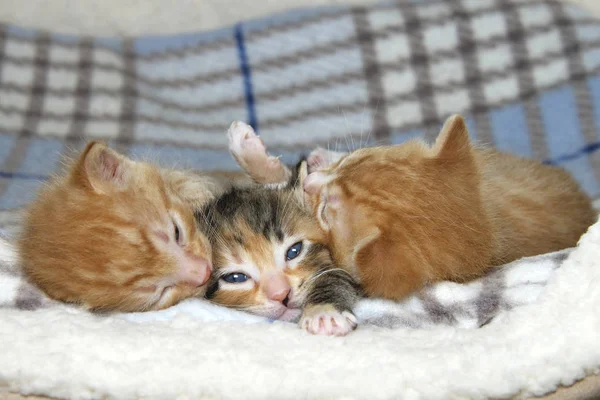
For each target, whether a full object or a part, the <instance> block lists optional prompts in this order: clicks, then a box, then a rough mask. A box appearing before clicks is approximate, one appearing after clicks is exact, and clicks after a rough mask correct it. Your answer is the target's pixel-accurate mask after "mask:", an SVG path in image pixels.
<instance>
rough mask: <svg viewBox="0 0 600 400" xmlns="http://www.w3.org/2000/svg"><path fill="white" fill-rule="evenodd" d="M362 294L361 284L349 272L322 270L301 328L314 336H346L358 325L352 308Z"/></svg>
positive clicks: (318, 274) (313, 284)
mask: <svg viewBox="0 0 600 400" xmlns="http://www.w3.org/2000/svg"><path fill="white" fill-rule="evenodd" d="M360 297H361V290H360V286H359V285H358V284H357V283H356V282H355V281H354V279H353V278H352V277H351V276H350V275H349V274H348V273H347V272H345V271H343V270H340V269H337V268H335V269H333V268H332V269H324V270H320V271H319V272H317V273H316V274H315V278H313V281H312V284H311V287H310V290H309V293H308V295H307V297H306V302H305V305H304V309H303V311H302V316H301V317H300V327H301V328H303V329H306V330H307V331H309V332H310V333H313V334H315V335H328V336H331V335H333V336H344V335H346V334H348V333H350V332H351V331H352V330H354V329H355V328H356V325H357V320H356V317H355V316H354V314H353V313H352V307H353V306H354V305H355V304H356V302H357V301H358V299H359V298H360Z"/></svg>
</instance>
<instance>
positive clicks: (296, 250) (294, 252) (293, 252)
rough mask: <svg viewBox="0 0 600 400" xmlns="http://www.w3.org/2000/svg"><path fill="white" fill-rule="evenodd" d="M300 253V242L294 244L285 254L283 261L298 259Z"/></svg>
mask: <svg viewBox="0 0 600 400" xmlns="http://www.w3.org/2000/svg"><path fill="white" fill-rule="evenodd" d="M301 251H302V242H298V243H294V244H293V245H292V246H291V247H290V248H289V249H288V250H287V253H285V260H286V261H290V260H293V259H294V258H296V257H298V255H299V254H300V252H301Z"/></svg>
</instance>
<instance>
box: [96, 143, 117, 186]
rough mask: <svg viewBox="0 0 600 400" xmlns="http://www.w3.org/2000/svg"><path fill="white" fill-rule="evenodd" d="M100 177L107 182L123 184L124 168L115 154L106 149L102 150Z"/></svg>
mask: <svg viewBox="0 0 600 400" xmlns="http://www.w3.org/2000/svg"><path fill="white" fill-rule="evenodd" d="M98 161H99V162H100V176H101V178H102V179H104V180H106V181H113V182H116V183H123V168H122V167H121V165H120V162H119V159H118V158H117V156H116V155H115V154H111V153H110V152H108V151H107V150H106V149H105V150H102V153H101V154H100V157H99V160H98Z"/></svg>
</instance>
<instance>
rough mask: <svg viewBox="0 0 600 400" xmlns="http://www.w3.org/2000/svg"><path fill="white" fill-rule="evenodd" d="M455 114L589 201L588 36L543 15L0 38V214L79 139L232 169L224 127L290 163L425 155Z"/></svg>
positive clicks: (599, 62)
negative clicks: (563, 177) (319, 150)
mask: <svg viewBox="0 0 600 400" xmlns="http://www.w3.org/2000/svg"><path fill="white" fill-rule="evenodd" d="M452 113H462V114H464V115H465V116H466V117H467V120H468V124H469V127H470V130H471V134H472V135H473V137H474V138H475V139H476V140H478V141H480V142H483V143H489V144H492V145H494V146H496V147H498V148H500V149H502V150H506V151H509V152H513V153H517V154H521V155H524V156H527V157H533V158H536V159H539V160H543V161H545V162H549V163H555V164H559V165H561V166H563V167H564V168H566V169H567V170H569V171H570V172H571V173H572V174H573V175H575V177H576V178H577V179H578V180H579V182H580V183H581V184H582V185H583V187H584V188H585V190H586V191H587V192H588V193H589V194H590V195H592V196H597V195H599V194H600V183H599V182H600V180H599V178H600V152H599V151H597V150H598V148H599V147H600V143H599V141H600V138H599V132H600V21H598V20H597V19H594V18H592V17H590V15H589V14H588V13H587V12H586V11H584V10H582V9H580V8H577V7H576V6H573V5H568V4H563V3H560V2H557V1H552V0H527V1H524V0H521V1H519V0H496V1H492V0H489V1H488V0H443V1H412V2H407V1H403V2H400V3H382V4H378V5H375V6H370V7H366V8H362V7H352V8H351V7H337V8H317V9H311V10H303V11H294V12H290V13H286V14H283V15H278V16H275V17H270V18H266V19H261V20H256V21H249V22H244V23H240V24H237V25H235V26H233V27H230V28H227V29H222V30H218V31H215V32H210V33H192V34H181V35H173V36H147V37H138V38H97V37H72V36H65V35H59V34H53V33H49V32H40V31H33V30H26V29H21V28H19V27H15V26H11V25H0V209H8V208H13V207H19V206H22V205H23V204H25V203H26V202H27V201H28V200H30V199H31V198H32V195H33V193H34V192H35V190H36V188H37V187H38V186H39V185H40V183H41V182H42V181H43V180H44V179H46V178H47V177H48V176H49V175H50V174H51V173H52V172H53V171H54V170H55V169H56V168H58V167H59V165H60V163H59V160H60V157H59V155H60V154H61V153H63V152H65V151H66V150H71V149H76V148H78V147H79V146H81V145H82V144H83V142H85V141H86V140H89V139H103V140H106V141H108V142H110V143H111V144H112V145H114V146H116V147H117V148H119V149H120V150H121V151H124V152H128V153H129V154H131V155H133V156H146V157H148V156H149V157H152V158H153V159H155V160H157V161H159V162H162V163H165V164H167V165H169V166H182V167H192V168H199V169H205V170H208V169H231V168H235V165H234V163H233V161H232V160H231V158H230V157H229V155H228V153H227V141H226V138H225V135H224V132H225V130H226V128H227V127H228V126H229V124H230V123H231V121H233V120H245V121H247V122H248V123H250V124H251V125H252V126H253V127H254V128H255V129H256V130H257V131H259V132H260V134H261V135H262V136H263V138H264V140H265V141H266V142H267V143H268V144H269V148H270V149H271V150H272V151H273V152H277V153H279V154H282V155H283V156H284V158H285V159H286V160H288V161H293V159H294V158H295V157H297V156H298V155H299V154H300V153H303V152H305V151H306V150H307V149H310V148H312V147H314V146H316V145H325V146H327V145H329V146H330V147H331V148H334V147H336V146H337V147H341V148H343V149H345V150H346V149H348V148H353V147H356V146H358V145H367V144H368V145H372V144H389V143H400V142H403V141H405V140H407V139H409V138H413V137H415V136H425V137H428V138H431V137H434V136H435V135H436V134H437V132H438V129H439V126H440V125H441V123H442V121H443V120H444V119H445V118H446V117H447V116H448V115H449V114H452Z"/></svg>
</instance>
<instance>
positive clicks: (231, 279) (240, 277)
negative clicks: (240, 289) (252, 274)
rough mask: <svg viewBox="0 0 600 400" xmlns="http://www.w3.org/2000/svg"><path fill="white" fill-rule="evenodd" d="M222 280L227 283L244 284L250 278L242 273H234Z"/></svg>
mask: <svg viewBox="0 0 600 400" xmlns="http://www.w3.org/2000/svg"><path fill="white" fill-rule="evenodd" d="M221 279H223V280H224V281H225V282H227V283H243V282H246V281H247V280H248V279H250V278H248V275H246V274H242V273H241V272H232V273H231V274H227V275H225V276H224V277H222V278H221Z"/></svg>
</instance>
